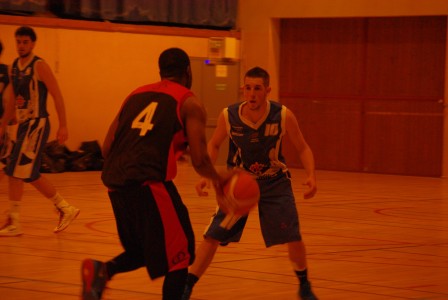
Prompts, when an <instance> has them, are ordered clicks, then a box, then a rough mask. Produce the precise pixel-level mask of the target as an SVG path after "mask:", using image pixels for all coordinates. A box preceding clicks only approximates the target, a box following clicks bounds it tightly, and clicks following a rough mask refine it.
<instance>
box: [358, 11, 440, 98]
mask: <svg viewBox="0 0 448 300" xmlns="http://www.w3.org/2000/svg"><path fill="white" fill-rule="evenodd" d="M445 31H446V17H406V18H369V19H368V26H367V38H368V43H367V51H366V57H365V61H366V64H367V72H366V82H367V84H366V91H365V96H367V97H386V98H391V97H392V98H411V99H412V98H424V99H432V100H434V99H435V100H436V101H437V100H438V99H442V98H443V91H444V73H445V64H444V63H445Z"/></svg>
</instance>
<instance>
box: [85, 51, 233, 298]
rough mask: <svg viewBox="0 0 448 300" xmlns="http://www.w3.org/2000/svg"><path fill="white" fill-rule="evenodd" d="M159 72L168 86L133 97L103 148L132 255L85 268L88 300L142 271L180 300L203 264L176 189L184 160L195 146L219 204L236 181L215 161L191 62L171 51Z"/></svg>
mask: <svg viewBox="0 0 448 300" xmlns="http://www.w3.org/2000/svg"><path fill="white" fill-rule="evenodd" d="M159 69H160V77H161V81H159V82H156V83H153V84H148V85H145V86H142V87H140V88H137V89H136V90H134V91H133V92H132V93H131V94H130V95H129V96H128V97H127V98H126V100H125V101H124V103H123V105H122V107H121V109H120V111H119V113H118V115H117V117H116V118H115V120H114V121H113V122H112V125H111V126H110V129H109V132H108V134H107V136H106V139H105V141H104V143H103V156H104V158H105V162H104V168H103V172H102V180H103V182H104V184H105V185H106V186H107V187H108V189H109V198H110V201H111V203H112V208H113V211H114V215H115V219H116V223H117V228H118V234H119V238H120V241H121V244H122V246H123V248H124V252H123V253H121V254H119V255H118V256H116V257H115V258H113V259H111V260H109V261H107V262H101V261H98V260H94V259H86V260H84V261H83V263H82V267H81V268H82V272H81V273H82V281H83V290H82V299H85V300H86V299H100V298H101V297H102V295H103V290H104V288H105V286H106V282H107V281H108V280H110V279H111V278H112V277H113V276H114V275H115V274H117V273H123V272H129V271H132V270H136V269H138V268H141V267H146V270H147V272H148V274H149V277H150V278H151V279H156V278H159V277H161V276H165V278H164V282H163V288H162V295H163V299H165V300H179V299H180V298H181V296H182V292H183V288H184V285H185V282H186V278H187V273H188V266H189V265H190V264H191V263H192V262H193V260H194V258H195V241H194V233H193V230H192V226H191V222H190V217H189V214H188V210H187V208H186V206H185V205H184V204H183V202H182V199H181V197H180V195H179V194H178V192H177V189H176V187H175V185H174V183H173V179H174V177H175V176H176V172H177V171H176V161H177V160H178V159H179V158H180V157H181V155H182V154H183V153H184V151H185V150H186V147H187V145H188V147H189V154H190V157H191V161H192V164H193V167H194V169H195V171H196V172H197V173H198V174H199V175H201V176H204V177H206V178H209V179H210V180H211V181H212V182H213V185H214V187H215V189H216V192H217V195H218V197H222V195H223V192H222V188H221V187H222V186H223V184H224V183H225V181H226V180H228V179H229V178H230V176H231V174H232V173H231V172H228V173H225V174H223V175H218V173H217V172H216V170H215V168H214V167H213V164H212V163H211V160H210V157H209V156H208V154H207V143H206V138H205V125H206V114H205V109H204V106H203V104H202V103H201V102H200V101H199V100H198V99H197V98H196V97H195V96H194V94H193V93H192V92H191V91H190V88H191V83H192V74H191V68H190V59H189V57H188V55H187V54H186V53H185V52H184V51H183V50H181V49H179V48H170V49H167V50H165V51H163V52H162V53H161V55H160V57H159ZM219 195H221V196H219ZM218 200H219V199H218Z"/></svg>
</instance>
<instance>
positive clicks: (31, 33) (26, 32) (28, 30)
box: [15, 26, 37, 42]
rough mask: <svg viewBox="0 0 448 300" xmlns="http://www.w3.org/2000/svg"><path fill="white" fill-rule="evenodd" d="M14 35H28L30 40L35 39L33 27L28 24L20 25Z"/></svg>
mask: <svg viewBox="0 0 448 300" xmlns="http://www.w3.org/2000/svg"><path fill="white" fill-rule="evenodd" d="M15 36H16V37H17V36H29V37H30V39H31V41H33V42H35V41H36V40H37V36H36V33H35V32H34V30H33V28H31V27H28V26H22V27H19V28H17V30H16V34H15Z"/></svg>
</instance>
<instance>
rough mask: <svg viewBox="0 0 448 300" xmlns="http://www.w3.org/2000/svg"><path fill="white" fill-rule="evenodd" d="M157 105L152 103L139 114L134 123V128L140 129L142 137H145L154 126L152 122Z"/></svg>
mask: <svg viewBox="0 0 448 300" xmlns="http://www.w3.org/2000/svg"><path fill="white" fill-rule="evenodd" d="M157 104H158V103H157V102H151V103H150V104H149V105H148V106H146V107H145V109H143V110H142V111H141V112H140V113H139V114H138V116H137V117H136V118H135V119H134V121H132V128H137V129H140V136H144V135H145V134H146V133H147V132H148V131H150V130H151V129H152V127H153V126H154V124H152V123H151V121H152V117H154V113H155V112H156V108H157Z"/></svg>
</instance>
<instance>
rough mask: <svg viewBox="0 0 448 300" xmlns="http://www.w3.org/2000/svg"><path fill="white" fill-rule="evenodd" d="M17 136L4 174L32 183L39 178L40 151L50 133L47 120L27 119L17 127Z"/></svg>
mask: <svg viewBox="0 0 448 300" xmlns="http://www.w3.org/2000/svg"><path fill="white" fill-rule="evenodd" d="M17 126H18V127H17V135H16V142H15V144H14V147H12V150H11V154H10V157H9V160H8V162H7V165H6V168H5V173H6V175H8V176H11V177H14V178H20V179H23V181H25V182H33V181H35V180H36V179H38V178H39V177H40V167H41V160H42V151H43V148H44V146H45V143H46V142H47V140H48V135H49V133H50V122H49V120H48V118H38V119H29V120H27V121H25V122H23V123H19V124H18V125H17Z"/></svg>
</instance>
